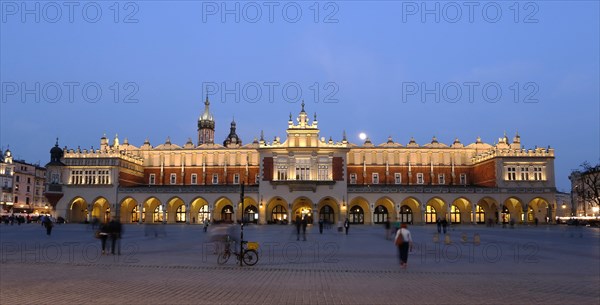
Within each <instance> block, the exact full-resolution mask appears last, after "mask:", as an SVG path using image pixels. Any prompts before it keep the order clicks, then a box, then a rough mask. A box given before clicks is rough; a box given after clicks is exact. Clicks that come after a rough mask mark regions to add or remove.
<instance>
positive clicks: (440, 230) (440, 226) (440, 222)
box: [435, 218, 442, 233]
mask: <svg viewBox="0 0 600 305" xmlns="http://www.w3.org/2000/svg"><path fill="white" fill-rule="evenodd" d="M435 223H436V225H437V230H438V233H442V221H441V220H440V219H439V218H438V219H437V220H436V221H435Z"/></svg>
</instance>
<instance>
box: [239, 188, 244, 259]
mask: <svg viewBox="0 0 600 305" xmlns="http://www.w3.org/2000/svg"><path fill="white" fill-rule="evenodd" d="M240 202H241V203H242V224H241V225H240V267H243V266H244V262H243V261H244V260H243V257H244V252H243V251H244V182H243V181H242V183H241V185H240Z"/></svg>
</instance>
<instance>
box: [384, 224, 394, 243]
mask: <svg viewBox="0 0 600 305" xmlns="http://www.w3.org/2000/svg"><path fill="white" fill-rule="evenodd" d="M383 227H384V228H385V239H386V240H388V239H390V231H391V229H392V224H391V223H390V220H389V219H386V220H385V222H384V223H383Z"/></svg>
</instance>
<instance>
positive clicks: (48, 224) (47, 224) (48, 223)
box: [42, 216, 54, 236]
mask: <svg viewBox="0 0 600 305" xmlns="http://www.w3.org/2000/svg"><path fill="white" fill-rule="evenodd" d="M42 225H43V226H44V227H45V228H46V235H48V236H50V234H52V227H53V226H54V224H53V223H52V219H50V216H44V219H43V220H42Z"/></svg>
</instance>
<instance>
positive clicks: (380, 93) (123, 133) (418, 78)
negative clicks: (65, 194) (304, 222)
mask: <svg viewBox="0 0 600 305" xmlns="http://www.w3.org/2000/svg"><path fill="white" fill-rule="evenodd" d="M0 4H1V6H2V7H1V9H2V10H1V16H0V18H1V20H0V27H1V28H0V60H1V62H0V82H1V84H2V87H1V90H2V91H1V98H2V102H1V103H0V120H1V124H0V128H1V129H0V146H1V147H2V148H3V149H6V148H7V147H10V149H11V151H12V152H13V154H14V155H15V156H16V157H17V158H19V159H24V160H26V161H27V162H30V163H37V162H39V163H40V164H42V165H44V164H46V163H47V162H48V161H49V157H50V155H49V150H50V148H51V147H52V146H53V145H54V143H55V138H57V137H58V138H60V145H61V147H63V146H67V147H70V148H76V147H78V146H80V147H81V148H87V149H89V148H90V147H92V146H93V147H94V148H98V147H99V141H100V137H102V135H103V134H105V133H106V135H107V136H108V137H109V138H110V139H111V141H112V138H114V136H115V134H118V135H119V139H120V140H121V141H123V140H124V139H125V138H127V139H128V140H129V142H130V143H131V144H133V145H136V146H140V145H141V144H142V143H143V142H144V140H145V139H146V138H147V139H149V140H150V143H151V144H152V145H154V146H156V145H159V144H161V143H164V142H165V140H166V138H167V137H170V138H171V141H172V142H173V143H177V144H180V145H183V144H184V143H185V142H186V141H187V139H188V138H191V139H192V140H193V141H194V143H196V141H197V131H196V130H197V119H198V116H199V115H200V114H201V113H202V111H203V108H204V105H203V102H204V99H205V97H206V95H208V96H209V99H210V101H211V112H212V113H213V115H214V116H215V119H216V133H215V142H218V143H220V142H222V141H223V140H224V139H225V137H226V136H227V134H228V133H229V125H230V122H231V121H232V119H233V118H235V121H236V122H237V128H238V130H237V132H238V134H239V135H240V137H241V138H242V140H243V142H244V143H248V142H251V141H252V140H253V139H254V138H256V137H259V136H260V132H261V130H264V134H265V138H266V139H267V140H268V141H271V140H272V139H273V138H274V137H275V136H280V137H282V138H284V137H285V129H286V127H287V121H288V117H289V113H290V112H291V113H292V114H293V116H294V117H296V115H297V114H298V112H299V111H300V103H301V100H302V99H303V100H304V101H305V103H306V107H305V108H306V111H307V112H309V113H310V114H311V117H312V113H314V112H316V113H317V115H318V121H319V127H320V129H321V136H322V137H326V138H329V137H330V136H331V137H333V139H334V140H336V141H339V140H341V137H342V133H343V131H344V130H345V131H346V133H347V136H348V139H349V140H350V141H351V142H353V143H362V141H360V140H359V139H358V134H359V133H360V132H365V133H366V134H367V135H368V136H369V137H370V139H371V140H372V142H373V143H375V144H379V143H383V142H385V141H386V140H387V138H388V136H391V137H392V138H393V139H394V140H395V141H397V142H400V143H402V144H406V143H408V141H409V139H410V137H414V138H415V140H416V141H417V142H418V143H420V144H425V143H428V142H430V141H431V138H432V137H433V136H436V137H437V138H438V139H439V141H440V142H443V143H447V144H450V143H452V142H453V141H454V139H455V138H459V139H460V140H461V142H463V143H464V144H469V143H472V142H474V141H475V139H476V138H477V137H478V136H480V137H481V138H482V140H483V141H485V142H487V143H490V144H493V143H495V142H497V141H498V138H500V137H502V136H503V135H504V133H505V132H506V133H507V135H508V137H509V138H510V139H511V140H512V137H513V136H514V135H515V132H518V133H519V135H520V136H521V140H522V144H523V146H524V147H526V148H534V147H536V146H538V147H547V146H551V147H553V148H554V149H555V154H556V159H555V167H556V186H557V188H558V189H559V190H560V191H568V190H569V181H568V175H569V173H570V171H571V170H572V169H575V168H578V166H579V165H580V164H581V163H582V162H583V161H586V160H587V161H589V162H592V163H597V162H599V151H600V143H599V141H600V140H599V139H600V134H599V133H600V122H599V117H600V103H599V101H600V94H599V84H600V76H599V73H600V63H599V62H600V55H599V54H600V49H599V48H600V42H599V37H600V33H599V29H600V24H599V20H600V16H599V15H600V7H599V3H598V1H534V2H530V1H524V2H515V1H508V2H505V1H496V2H492V1H490V2H472V1H470V2H461V1H458V2H435V1H425V2H423V1H340V2H314V1H309V2H299V1H298V2H278V1H273V2H234V1H228V2H221V1H216V2H210V1H204V2H202V1H131V2H118V3H117V4H115V2H114V1H109V2H103V1H96V2H81V3H79V2H77V3H73V2H60V1H58V2H37V1H26V2H23V1H2V2H0Z"/></svg>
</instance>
